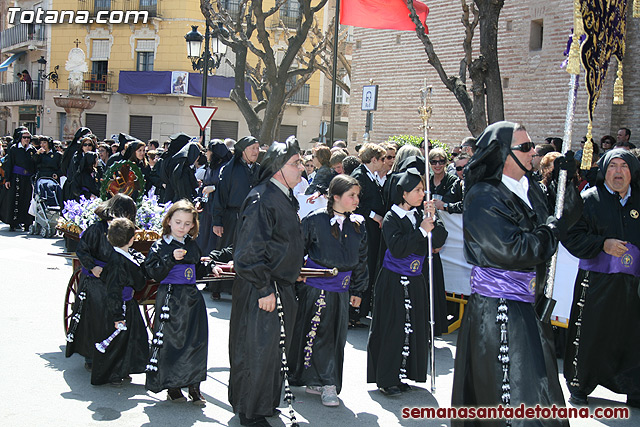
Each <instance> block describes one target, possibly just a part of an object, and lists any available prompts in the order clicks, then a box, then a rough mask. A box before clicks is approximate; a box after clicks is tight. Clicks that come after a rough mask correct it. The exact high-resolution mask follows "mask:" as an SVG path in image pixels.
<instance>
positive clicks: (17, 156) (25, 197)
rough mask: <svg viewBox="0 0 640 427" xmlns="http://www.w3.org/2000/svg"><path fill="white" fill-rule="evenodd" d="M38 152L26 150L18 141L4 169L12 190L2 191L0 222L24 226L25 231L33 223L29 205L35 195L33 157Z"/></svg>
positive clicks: (30, 147)
mask: <svg viewBox="0 0 640 427" xmlns="http://www.w3.org/2000/svg"><path fill="white" fill-rule="evenodd" d="M35 154H36V150H35V149H34V148H33V147H32V146H31V145H28V146H27V148H26V149H25V148H24V147H22V143H21V142H20V141H18V143H17V144H14V145H12V146H11V148H9V153H8V154H7V156H6V160H5V162H4V165H3V168H4V170H5V179H6V181H7V182H10V183H11V187H10V188H8V189H7V188H5V189H3V190H2V192H3V193H4V194H3V196H2V204H1V206H0V220H2V222H4V223H5V224H9V225H10V226H11V227H16V226H18V225H19V224H24V227H25V230H26V229H28V228H29V226H30V225H31V223H32V222H33V217H32V216H31V215H30V214H29V204H30V203H31V196H32V194H33V185H32V184H31V176H32V175H33V174H34V173H35V164H34V160H33V157H34V156H35Z"/></svg>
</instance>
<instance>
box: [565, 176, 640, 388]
mask: <svg viewBox="0 0 640 427" xmlns="http://www.w3.org/2000/svg"><path fill="white" fill-rule="evenodd" d="M638 193H639V192H638V191H637V187H634V188H633V189H632V191H631V196H630V197H629V199H628V200H627V202H626V203H625V205H624V206H622V205H621V203H620V198H619V196H618V195H617V194H615V195H614V194H611V193H610V192H609V191H608V190H607V189H606V188H605V187H604V185H602V184H600V185H598V186H597V187H594V188H590V189H589V190H587V191H586V192H584V193H583V194H582V198H583V200H584V211H583V213H582V218H580V220H579V221H578V222H577V223H576V224H575V225H574V226H573V227H572V228H571V229H570V230H569V236H568V238H567V239H566V240H564V241H563V242H562V243H563V244H564V245H565V247H566V248H567V249H568V250H569V252H571V253H572V254H573V255H574V256H576V257H578V258H581V259H589V258H594V257H596V256H597V255H599V254H600V252H601V251H602V248H603V244H604V241H605V239H618V240H623V241H626V242H629V243H631V244H633V245H635V246H636V247H640V218H639V216H640V215H639V214H638V212H640V194H638ZM639 261H640V260H633V262H639ZM583 281H584V282H586V284H587V285H588V288H586V289H584V291H583V285H582V283H583ZM639 285H640V278H639V277H636V276H633V275H631V274H625V273H613V274H608V273H598V272H595V271H586V270H583V269H580V270H578V276H577V278H576V282H575V289H574V294H573V304H572V306H571V316H570V318H569V329H568V331H567V347H566V353H565V357H564V377H565V379H566V380H567V383H569V384H571V383H577V385H575V386H570V387H569V389H570V390H572V389H573V388H575V389H576V390H577V391H580V392H582V393H584V394H585V395H588V394H589V393H591V392H592V391H593V390H594V389H595V388H596V386H598V385H602V386H604V387H606V388H608V389H609V390H611V391H613V392H615V393H621V394H626V395H628V396H631V397H632V398H634V399H637V400H640V296H638V286H639ZM579 304H582V305H583V307H582V309H580V307H579ZM577 323H580V326H578V325H577ZM577 335H579V339H577V338H576V336H577ZM576 370H577V372H576Z"/></svg>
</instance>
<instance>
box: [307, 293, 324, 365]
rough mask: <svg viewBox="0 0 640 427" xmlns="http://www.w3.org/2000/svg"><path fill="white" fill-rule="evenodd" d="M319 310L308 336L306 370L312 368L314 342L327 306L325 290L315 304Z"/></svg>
mask: <svg viewBox="0 0 640 427" xmlns="http://www.w3.org/2000/svg"><path fill="white" fill-rule="evenodd" d="M315 305H316V307H318V309H317V310H316V314H315V315H314V316H313V317H312V318H311V329H310V330H309V333H308V334H307V338H308V339H307V345H306V346H305V347H304V368H305V369H307V368H310V367H311V357H312V356H313V342H314V341H315V339H316V336H317V335H318V325H320V318H321V315H322V309H323V308H325V307H326V306H327V302H326V301H325V294H324V289H322V290H321V291H320V296H319V297H318V299H317V300H316V303H315Z"/></svg>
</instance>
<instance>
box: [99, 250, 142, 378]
mask: <svg viewBox="0 0 640 427" xmlns="http://www.w3.org/2000/svg"><path fill="white" fill-rule="evenodd" d="M128 254H129V256H130V257H131V258H129V257H127V256H125V255H124V254H123V253H121V252H119V250H118V249H115V250H114V251H113V252H112V253H111V256H110V257H109V261H108V262H107V265H106V266H105V267H104V270H103V272H102V275H101V277H102V279H103V280H104V282H105V284H106V298H105V301H104V307H105V310H104V314H105V318H104V322H105V328H106V330H107V332H108V331H109V330H111V333H113V332H114V331H115V327H114V323H115V322H119V321H122V320H124V321H125V326H126V327H127V329H126V330H123V331H121V332H120V333H119V334H118V335H117V336H116V337H115V338H114V339H113V341H111V343H110V344H109V346H108V347H107V349H106V351H105V353H101V352H99V351H98V350H95V351H94V356H93V369H92V370H91V384H93V385H100V384H106V383H109V382H114V381H118V380H121V379H124V378H125V377H127V376H128V375H129V374H140V373H143V372H144V370H145V366H146V364H147V354H148V351H149V337H148V334H147V328H146V327H145V325H144V320H142V314H141V313H140V306H138V302H137V301H136V300H135V298H132V299H130V300H128V301H126V302H124V301H123V290H124V288H125V286H128V287H130V288H132V289H133V290H134V291H140V290H142V289H143V288H144V287H145V285H146V284H147V279H146V277H145V274H144V255H142V254H141V253H140V252H137V251H135V250H133V249H129V253H128ZM123 304H124V306H125V307H126V308H124V309H123ZM111 333H109V335H105V336H104V338H102V339H106V338H107V337H108V336H110V335H111ZM98 338H99V337H98ZM100 341H102V340H101V339H98V342H100Z"/></svg>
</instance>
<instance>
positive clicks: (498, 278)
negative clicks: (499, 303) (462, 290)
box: [471, 266, 536, 303]
mask: <svg viewBox="0 0 640 427" xmlns="http://www.w3.org/2000/svg"><path fill="white" fill-rule="evenodd" d="M535 289H536V273H535V272H524V271H511V270H501V269H499V268H491V267H477V266H474V267H473V268H472V269H471V293H472V294H473V293H475V294H479V295H482V296H485V297H490V298H505V299H508V300H514V301H522V302H529V303H532V302H534V301H535V300H536V295H535Z"/></svg>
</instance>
